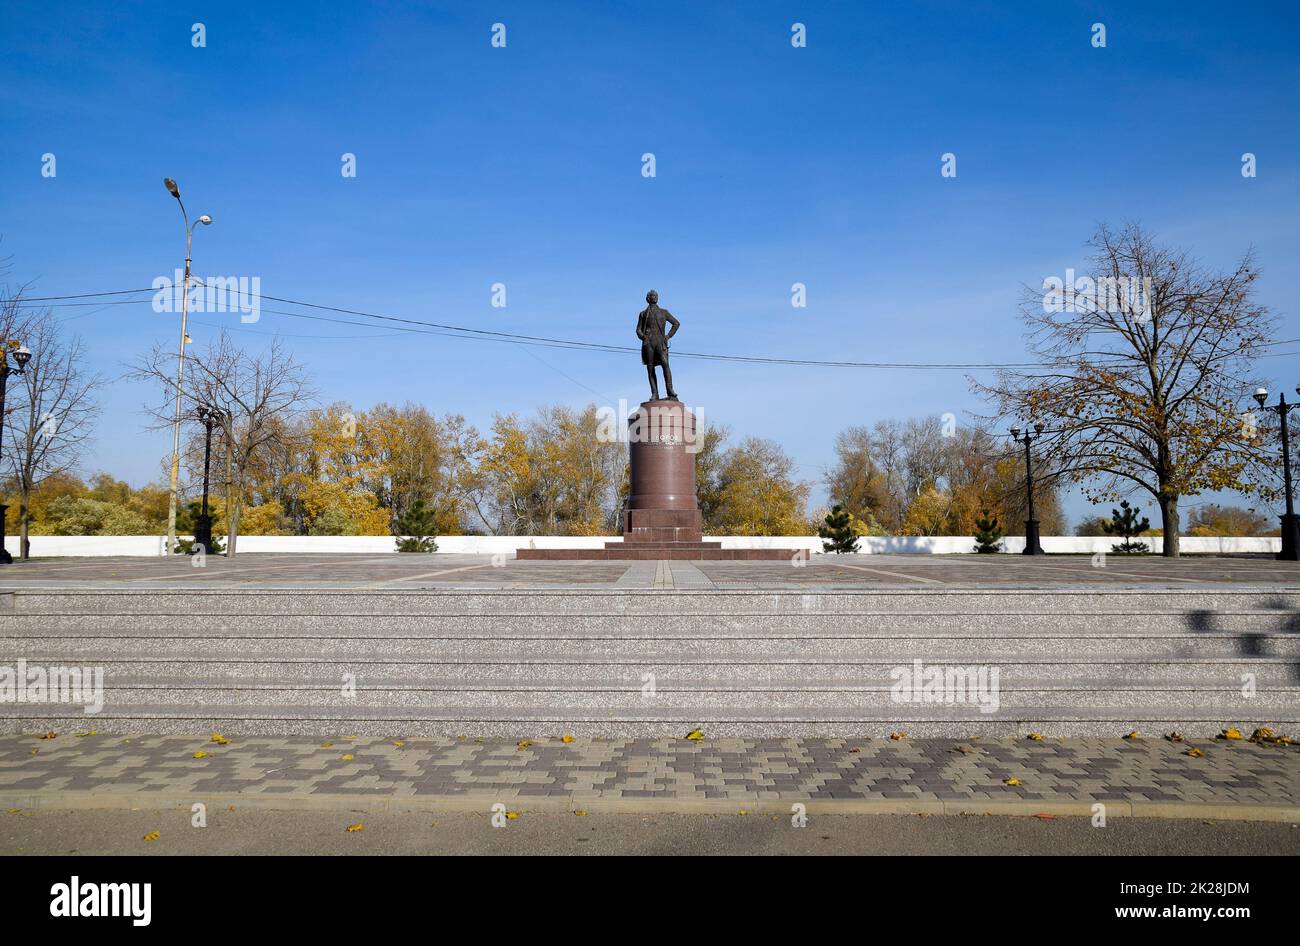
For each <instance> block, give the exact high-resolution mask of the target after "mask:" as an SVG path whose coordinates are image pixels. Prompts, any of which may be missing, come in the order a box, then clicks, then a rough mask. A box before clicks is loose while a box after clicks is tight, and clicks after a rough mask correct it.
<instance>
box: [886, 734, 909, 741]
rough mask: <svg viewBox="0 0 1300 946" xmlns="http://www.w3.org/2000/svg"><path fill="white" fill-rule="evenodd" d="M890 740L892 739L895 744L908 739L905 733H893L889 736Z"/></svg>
mask: <svg viewBox="0 0 1300 946" xmlns="http://www.w3.org/2000/svg"><path fill="white" fill-rule="evenodd" d="M889 738H890V739H892V740H894V742H902V741H903V740H904V739H906V738H907V733H905V732H891V733H890V734H889Z"/></svg>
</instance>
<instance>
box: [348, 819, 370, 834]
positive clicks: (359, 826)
mask: <svg viewBox="0 0 1300 946" xmlns="http://www.w3.org/2000/svg"><path fill="white" fill-rule="evenodd" d="M364 830H366V826H365V825H363V824H362V823H361V822H360V821H358V822H357V823H356V824H350V825H348V833H349V834H356V833H357V832H358V831H364Z"/></svg>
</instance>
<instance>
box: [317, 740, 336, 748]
mask: <svg viewBox="0 0 1300 946" xmlns="http://www.w3.org/2000/svg"><path fill="white" fill-rule="evenodd" d="M320 747H321V748H322V749H333V748H334V743H332V742H322V743H321V744H320Z"/></svg>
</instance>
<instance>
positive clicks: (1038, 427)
mask: <svg viewBox="0 0 1300 946" xmlns="http://www.w3.org/2000/svg"><path fill="white" fill-rule="evenodd" d="M1030 427H1032V429H1033V432H1032V433H1031V432H1030V430H1029V429H1028V428H1026V430H1025V431H1024V436H1023V437H1021V436H1020V433H1021V431H1020V428H1019V427H1012V428H1011V439H1012V440H1014V441H1015V442H1016V443H1023V444H1024V445H1025V496H1026V498H1027V499H1028V500H1029V518H1028V519H1026V520H1025V551H1024V554H1025V555H1042V554H1044V552H1043V547H1042V545H1040V544H1039V540H1038V519H1037V517H1035V516H1034V467H1033V461H1032V460H1031V459H1030V456H1029V443H1030V441H1031V440H1033V438H1034V437H1040V436H1042V433H1043V425H1042V424H1040V423H1038V422H1037V421H1035V422H1034V423H1032V424H1031V425H1030Z"/></svg>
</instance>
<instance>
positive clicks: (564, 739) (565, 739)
mask: <svg viewBox="0 0 1300 946" xmlns="http://www.w3.org/2000/svg"><path fill="white" fill-rule="evenodd" d="M560 742H573V737H572V736H561V737H560Z"/></svg>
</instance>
